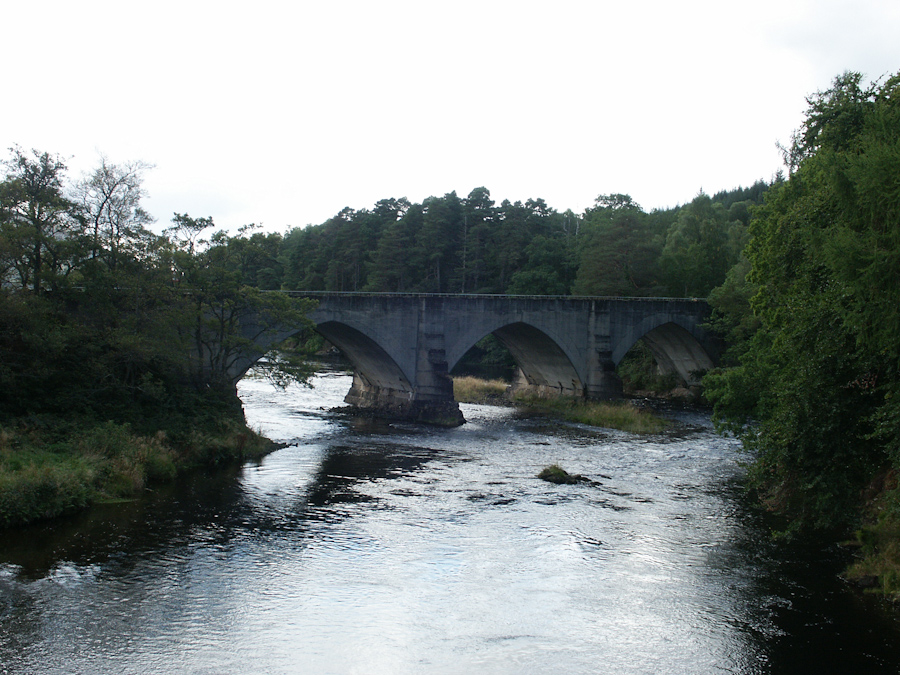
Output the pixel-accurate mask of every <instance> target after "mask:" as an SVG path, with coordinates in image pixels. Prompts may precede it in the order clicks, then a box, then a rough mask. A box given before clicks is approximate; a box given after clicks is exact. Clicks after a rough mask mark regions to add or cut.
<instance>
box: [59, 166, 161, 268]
mask: <svg viewBox="0 0 900 675" xmlns="http://www.w3.org/2000/svg"><path fill="white" fill-rule="evenodd" d="M151 168H152V166H151V165H149V164H146V163H144V162H127V163H125V164H123V165H117V164H112V163H110V162H109V161H108V160H107V159H106V157H104V156H102V155H101V157H100V166H99V167H97V168H96V169H95V170H94V171H93V173H91V174H90V175H89V176H86V177H84V178H83V179H82V180H81V181H80V182H79V183H78V184H77V185H76V186H75V201H76V202H77V203H78V205H79V206H80V208H81V213H82V215H83V217H84V219H85V221H86V222H85V224H86V226H87V228H88V231H89V233H90V237H91V257H92V258H98V257H102V258H103V259H104V262H105V263H106V265H107V267H108V268H109V269H110V270H114V269H115V268H116V266H117V265H118V263H119V261H120V259H121V257H122V255H123V254H128V253H133V251H122V250H121V249H122V247H123V246H125V245H127V244H129V243H130V242H133V241H136V240H138V239H139V238H140V237H141V236H142V235H144V234H146V229H145V228H146V226H147V225H150V224H151V223H152V222H153V218H152V217H151V216H150V214H148V213H147V212H146V211H145V210H144V209H143V207H142V206H141V199H142V198H143V197H145V196H146V191H145V190H144V187H143V182H144V172H146V171H147V170H149V169H151Z"/></svg>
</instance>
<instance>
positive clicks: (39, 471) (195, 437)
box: [0, 417, 275, 528]
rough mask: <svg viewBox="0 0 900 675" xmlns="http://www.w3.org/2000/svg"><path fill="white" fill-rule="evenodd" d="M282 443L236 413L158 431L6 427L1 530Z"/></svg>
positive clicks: (123, 496) (1, 436)
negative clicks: (272, 439) (232, 415)
mask: <svg viewBox="0 0 900 675" xmlns="http://www.w3.org/2000/svg"><path fill="white" fill-rule="evenodd" d="M274 447H275V446H274V444H273V443H272V442H271V441H270V440H268V439H266V438H264V437H263V436H261V435H259V434H258V433H256V432H254V431H253V430H251V429H249V428H247V426H246V425H244V424H242V423H241V422H240V421H238V420H235V419H232V418H230V417H221V418H218V419H213V420H210V419H207V420H206V421H205V423H204V424H202V425H198V426H193V427H191V428H187V429H183V430H176V431H171V430H160V431H157V432H156V433H154V434H140V433H136V432H134V431H133V430H132V428H131V426H130V425H129V424H127V423H116V422H110V421H108V422H103V423H93V424H91V423H86V422H81V423H75V422H64V421H61V420H55V421H47V420H41V421H40V422H32V423H30V424H29V423H26V422H19V423H17V424H15V425H8V426H0V528H2V527H12V526H19V525H25V524H28V523H32V522H35V521H39V520H45V519H49V518H56V517H59V516H62V515H66V514H69V513H73V512H75V511H78V510H81V509H85V508H87V507H89V506H91V505H93V504H97V503H102V502H112V501H119V500H130V499H133V498H135V497H136V496H137V495H139V494H140V493H141V492H142V491H144V490H145V489H146V488H147V487H148V486H151V485H154V484H159V483H164V482H167V481H171V480H173V479H174V478H175V476H177V475H178V474H181V473H184V472H186V471H189V470H191V469H196V468H198V467H203V466H210V465H217V464H224V463H227V462H233V461H241V460H245V459H250V458H253V457H260V456H262V455H265V454H267V453H268V452H271V451H272V450H273V449H274Z"/></svg>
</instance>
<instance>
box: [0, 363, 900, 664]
mask: <svg viewBox="0 0 900 675" xmlns="http://www.w3.org/2000/svg"><path fill="white" fill-rule="evenodd" d="M349 385H350V380H349V377H348V376H347V375H345V374H342V373H321V374H320V375H319V376H317V377H316V379H315V387H314V388H313V389H305V388H299V387H295V388H291V389H288V390H287V391H279V390H276V389H274V388H272V387H271V386H269V385H268V384H266V383H265V382H264V381H261V380H255V379H246V380H244V381H243V382H242V383H241V386H240V393H241V397H242V399H243V401H244V404H245V410H246V413H247V418H248V421H249V422H250V423H251V425H252V426H254V427H258V428H259V429H261V430H262V431H263V432H264V433H266V434H267V435H268V436H269V437H270V438H273V439H274V440H277V441H280V442H283V443H285V444H286V447H284V448H283V449H281V450H278V451H277V452H275V453H273V454H271V455H269V456H267V457H266V458H264V459H263V460H262V461H260V462H258V463H252V464H248V465H245V466H243V467H236V468H232V469H228V470H221V471H217V472H211V473H209V474H208V475H199V476H192V477H190V478H186V479H184V480H182V481H181V482H180V483H178V484H177V485H174V486H172V487H171V488H166V489H165V490H160V491H157V492H154V493H151V494H149V495H148V496H147V498H146V499H142V500H141V501H139V502H136V503H130V504H119V505H108V506H104V507H100V508H97V509H94V510H92V511H90V512H88V513H85V514H82V515H80V516H77V517H75V518H72V519H69V520H65V521H62V522H57V523H53V524H52V525H45V526H40V527H32V528H27V529H23V530H13V531H5V532H3V533H0V675H13V674H16V675H19V674H24V673H60V674H62V673H66V674H69V673H84V674H105V673H126V674H130V673H160V674H162V673H191V674H197V675H201V674H202V675H212V674H219V673H223V674H224V673H239V674H242V675H249V674H251V673H267V674H268V673H273V674H278V673H285V674H292V673H314V674H327V673H339V674H343V673H348V674H349V673H360V674H373V675H374V674H385V675H386V674H405V673H448V674H456V673H487V674H500V673H504V674H505V673H509V674H517V675H518V674H527V673H554V674H555V673H565V674H580V673H610V674H629V675H631V674H641V673H648V674H650V673H653V674H661V673H673V674H675V673H678V674H684V673H699V674H704V673H898V672H900V631H898V626H897V624H896V622H895V621H894V620H893V619H892V618H891V615H890V613H888V612H886V611H883V608H881V607H880V606H879V605H878V603H877V601H876V600H874V599H871V598H863V597H860V596H859V595H858V594H856V593H854V592H852V591H850V590H849V589H847V588H845V587H844V586H843V585H842V584H841V582H840V581H839V580H838V579H837V576H836V573H837V571H838V570H839V569H840V567H841V565H842V564H843V562H844V560H843V559H842V557H841V552H840V551H839V550H836V549H828V548H823V547H821V546H819V545H816V544H815V543H811V542H806V543H804V542H795V543H792V544H785V543H779V542H777V541H775V540H773V538H772V537H771V536H770V528H771V527H772V523H771V522H769V521H767V519H766V518H765V516H764V515H762V514H760V513H758V512H756V511H754V510H753V509H752V508H751V507H750V506H749V504H748V503H747V501H746V500H745V498H744V497H743V495H742V493H741V490H740V487H739V478H740V474H741V469H740V465H739V460H740V455H739V453H738V448H737V446H736V444H735V442H734V441H733V440H728V439H724V438H721V437H719V436H717V435H716V434H715V433H714V432H713V431H712V429H711V428H710V425H709V421H708V417H706V416H705V415H704V414H702V413H699V412H690V411H672V412H671V413H670V414H671V415H672V416H673V417H674V418H676V419H677V421H678V425H677V426H676V428H675V429H674V430H673V431H669V432H667V433H665V434H661V435H655V436H649V437H646V436H644V437H639V436H634V435H631V434H627V433H624V432H618V431H609V430H598V429H590V428H587V427H583V426H579V425H571V424H563V423H559V422H554V421H552V420H549V419H543V418H540V417H534V416H528V415H525V414H523V413H520V412H517V411H515V410H512V409H509V408H496V407H489V406H473V405H463V406H462V408H463V413H464V415H465V417H466V419H467V420H468V423H467V424H465V425H464V426H462V427H459V428H457V429H451V430H446V429H431V428H427V427H422V426H415V425H397V424H394V425H388V424H385V423H374V422H370V421H369V422H367V421H364V420H359V419H355V418H353V417H348V416H345V415H342V414H339V413H335V412H331V411H330V409H331V408H333V407H335V406H340V405H341V399H342V398H343V396H344V394H345V393H346V391H347V390H348V389H349ZM553 463H558V464H559V465H561V466H562V467H563V468H565V469H566V470H568V471H569V472H571V473H578V474H582V475H583V476H585V477H586V478H588V479H589V482H584V483H580V484H577V485H562V486H559V485H552V484H549V483H546V482H543V481H541V480H539V479H537V478H536V474H537V473H538V472H539V471H540V470H541V468H543V467H544V466H547V465H548V464H553Z"/></svg>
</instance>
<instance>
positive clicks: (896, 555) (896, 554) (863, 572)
mask: <svg viewBox="0 0 900 675" xmlns="http://www.w3.org/2000/svg"><path fill="white" fill-rule="evenodd" d="M872 487H873V489H870V490H869V491H868V492H869V498H868V500H867V503H866V507H865V522H864V524H863V525H862V526H861V527H860V528H859V529H858V530H857V531H856V541H855V542H854V543H855V544H856V545H857V546H858V547H859V553H858V556H857V560H856V562H855V563H854V564H853V565H851V566H850V568H849V569H848V570H847V572H846V573H845V577H846V578H847V580H848V581H850V582H851V583H854V584H856V585H858V586H859V587H861V588H864V589H866V590H869V591H872V592H877V593H882V594H884V595H886V596H887V597H890V598H891V599H893V600H900V486H898V476H897V474H896V472H894V471H889V472H887V473H885V474H881V475H879V476H878V477H877V478H876V479H875V481H874V485H873V486H872Z"/></svg>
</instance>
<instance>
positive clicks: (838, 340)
mask: <svg viewBox="0 0 900 675" xmlns="http://www.w3.org/2000/svg"><path fill="white" fill-rule="evenodd" d="M861 83H862V76H861V75H859V74H858V73H845V74H844V75H842V76H840V77H838V78H836V79H835V80H834V83H833V84H832V87H831V88H830V89H828V90H826V91H824V92H819V93H817V94H816V95H814V96H812V97H810V98H809V99H808V103H809V107H808V109H807V113H806V119H805V121H804V123H803V125H802V127H801V128H800V130H799V131H798V132H797V133H796V134H795V135H794V142H793V144H792V146H791V147H790V148H789V149H788V152H787V155H786V159H787V161H788V162H789V168H790V169H791V173H790V175H789V178H788V179H787V180H786V181H784V182H781V183H779V184H776V185H775V186H774V187H772V188H771V189H770V190H769V192H768V193H767V195H766V197H767V198H766V202H765V205H764V206H762V207H759V208H758V209H757V210H756V211H755V212H754V215H753V220H752V222H751V226H750V241H749V243H748V245H747V248H746V255H747V259H748V261H749V263H750V272H749V275H748V279H749V281H750V282H751V283H752V284H754V285H755V286H756V287H757V289H758V290H757V291H756V293H755V295H754V296H753V298H752V300H751V307H752V309H753V312H754V315H755V317H756V319H757V320H758V322H759V328H758V330H757V331H756V332H755V333H754V334H753V336H752V338H751V339H750V340H748V341H747V344H746V348H745V350H744V353H743V354H739V355H738V359H739V365H738V366H737V367H735V368H732V369H726V370H724V371H720V372H716V373H713V374H711V375H710V376H708V378H707V380H706V381H705V383H706V384H707V395H708V396H709V397H710V398H711V400H712V401H713V402H714V404H715V412H716V416H717V417H718V419H719V420H720V422H721V423H723V424H727V425H728V426H730V428H732V429H734V430H736V431H738V433H740V434H741V435H742V437H743V439H744V442H745V445H747V446H748V447H749V448H750V449H752V450H753V451H754V452H755V453H757V457H758V458H757V460H756V462H755V464H754V470H753V476H754V477H755V480H756V484H757V486H759V487H760V488H761V489H763V490H764V491H765V495H766V496H767V498H768V500H769V503H770V504H772V505H773V506H775V507H776V508H778V509H780V510H783V511H785V512H787V513H789V514H791V515H792V516H794V518H795V522H797V523H799V524H805V525H819V526H826V525H833V524H835V523H843V522H846V521H847V520H852V518H853V515H854V514H855V513H857V510H856V508H857V507H858V506H859V495H860V492H861V489H862V487H863V486H864V485H865V484H866V482H867V481H869V480H870V479H871V477H872V476H873V474H874V473H875V472H876V471H878V470H879V469H883V468H885V467H886V466H890V465H892V466H893V467H894V469H898V468H900V342H898V340H897V335H898V332H900V75H898V76H894V77H891V78H889V79H888V80H887V81H886V82H884V83H883V84H880V85H879V84H873V85H871V86H868V87H863V86H862V84H861ZM730 323H731V325H734V326H736V325H739V322H738V321H734V320H732V321H731V322H730ZM748 418H752V419H754V420H756V424H754V425H751V426H747V425H746V422H747V420H748Z"/></svg>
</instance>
